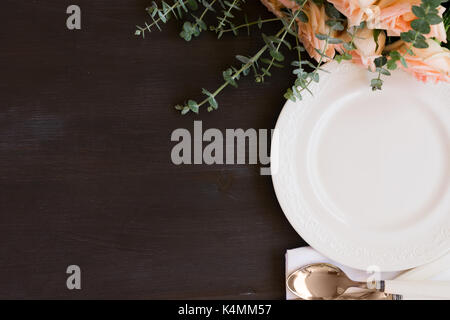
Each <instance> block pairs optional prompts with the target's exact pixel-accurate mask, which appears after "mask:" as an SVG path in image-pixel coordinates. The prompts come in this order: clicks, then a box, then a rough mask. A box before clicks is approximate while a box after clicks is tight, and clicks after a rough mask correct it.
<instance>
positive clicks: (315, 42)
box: [284, 0, 337, 61]
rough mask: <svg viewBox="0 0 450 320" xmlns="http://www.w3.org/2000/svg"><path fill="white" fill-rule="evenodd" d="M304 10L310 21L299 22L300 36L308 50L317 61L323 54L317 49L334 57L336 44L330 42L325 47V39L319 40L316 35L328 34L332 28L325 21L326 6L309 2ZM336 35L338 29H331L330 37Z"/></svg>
mask: <svg viewBox="0 0 450 320" xmlns="http://www.w3.org/2000/svg"><path fill="white" fill-rule="evenodd" d="M284 1H286V0H284ZM303 11H304V12H305V14H306V15H307V16H308V22H301V21H299V22H298V32H299V34H298V37H299V39H300V41H301V42H302V43H303V46H304V47H305V49H306V51H307V52H308V54H309V55H310V56H311V57H312V58H314V59H316V60H317V61H319V60H320V58H321V56H320V54H319V53H318V52H317V51H316V49H318V50H320V51H324V53H325V55H326V56H327V57H330V58H333V57H334V55H335V49H336V47H337V46H336V45H335V44H328V45H327V47H326V48H325V44H326V42H325V40H319V39H317V37H316V34H324V35H327V34H328V33H329V32H330V29H331V28H330V26H328V25H327V24H326V23H325V22H326V21H327V19H328V17H327V15H326V13H325V6H320V7H319V6H317V5H316V4H315V3H314V2H308V3H306V4H305V6H304V7H303ZM336 36H337V31H335V30H331V32H330V37H333V38H335V37H336ZM324 49H325V50H324ZM323 59H324V60H325V61H327V60H329V59H328V58H323Z"/></svg>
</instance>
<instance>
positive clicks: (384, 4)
mask: <svg viewBox="0 0 450 320" xmlns="http://www.w3.org/2000/svg"><path fill="white" fill-rule="evenodd" d="M328 2H330V3H332V4H334V6H335V7H336V9H338V10H339V11H340V12H341V13H342V14H344V15H345V16H346V17H347V18H348V21H349V26H357V25H359V24H360V23H361V22H363V21H366V22H367V24H368V27H369V28H371V29H384V30H387V34H388V36H399V35H400V33H402V32H405V31H408V30H411V21H412V20H415V19H417V17H416V16H415V15H414V13H412V6H413V5H420V3H421V0H381V1H379V2H378V0H328ZM438 10H439V14H440V16H441V17H442V14H443V13H444V11H445V8H444V7H443V6H439V8H438ZM427 36H428V37H429V38H436V39H438V40H439V41H444V42H447V40H446V38H447V35H446V32H445V27H444V23H443V22H441V23H439V24H436V25H432V26H431V31H430V33H429V34H428V35H427Z"/></svg>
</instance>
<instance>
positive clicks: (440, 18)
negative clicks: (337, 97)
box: [136, 0, 450, 114]
mask: <svg viewBox="0 0 450 320" xmlns="http://www.w3.org/2000/svg"><path fill="white" fill-rule="evenodd" d="M445 1H446V0H365V1H363V0H328V1H326V0H261V3H262V4H263V5H265V6H266V7H267V8H268V9H269V10H270V11H271V12H272V13H273V14H274V17H273V18H269V19H261V18H259V19H258V20H256V21H248V19H247V17H246V16H245V17H244V18H245V20H244V22H243V23H241V24H238V23H236V22H235V21H234V20H235V14H236V13H238V12H241V11H243V10H244V5H245V0H228V1H227V0H174V2H173V3H171V4H169V3H167V2H164V1H162V2H161V4H160V5H158V4H157V3H156V2H153V4H152V5H151V6H150V7H148V8H147V12H148V13H149V15H150V18H151V22H147V23H145V25H144V26H138V27H137V30H136V35H139V36H143V37H145V35H146V34H147V33H148V32H150V31H152V30H154V29H155V28H157V29H160V28H161V25H162V24H163V23H166V22H167V21H168V20H169V19H170V18H171V17H174V18H177V19H184V23H183V27H182V30H181V32H180V36H181V37H182V38H183V39H185V40H186V41H191V40H192V39H193V38H194V37H198V36H199V35H200V34H201V33H202V32H203V31H207V30H209V31H212V32H215V33H216V34H217V36H218V38H221V37H222V36H223V34H225V33H229V32H230V33H233V34H235V35H237V34H238V33H239V31H241V29H249V28H251V27H257V28H259V29H260V30H261V28H262V26H263V25H264V24H266V23H279V24H280V29H279V31H278V32H277V33H276V34H273V35H266V34H264V33H262V32H261V36H262V38H263V40H264V45H263V46H262V48H261V49H260V50H259V51H258V52H256V53H255V54H254V55H238V56H236V59H237V60H238V62H239V65H237V66H232V67H230V68H228V69H227V70H225V71H224V72H223V78H224V83H223V84H222V85H221V86H220V87H219V88H217V89H216V90H215V91H208V90H207V89H203V90H202V92H203V94H204V95H205V98H204V99H203V100H202V101H200V102H197V101H195V100H188V101H187V102H186V103H185V104H183V105H177V106H175V108H176V109H177V110H179V111H180V112H181V114H187V113H189V112H194V113H198V112H199V109H200V108H201V107H206V109H207V111H208V112H210V111H213V110H216V109H218V106H219V105H218V102H217V99H216V98H217V96H218V95H219V94H220V92H222V90H223V89H225V88H226V87H228V86H234V87H237V82H238V80H239V79H240V78H241V77H243V76H247V75H249V74H253V76H254V78H255V81H256V82H263V81H264V79H265V78H266V77H269V76H270V75H271V72H272V70H273V69H274V68H277V67H282V66H283V63H284V62H285V56H284V54H283V50H295V51H296V52H297V54H296V56H297V58H296V60H295V61H292V62H291V65H292V66H293V68H294V69H293V73H294V74H295V75H296V80H295V82H294V83H293V85H292V87H291V88H289V89H287V91H286V93H285V95H284V96H285V98H286V99H290V100H293V101H296V100H297V99H302V95H303V94H305V93H308V91H309V86H310V84H311V83H312V82H319V81H320V73H319V71H320V70H323V69H322V66H323V64H325V63H327V62H329V61H331V60H336V61H338V62H339V63H341V62H343V61H349V62H352V63H356V64H358V65H361V67H364V68H367V69H368V70H370V71H372V72H373V73H374V77H373V79H372V80H371V83H370V87H371V88H372V90H381V89H382V86H383V77H385V76H389V75H390V74H391V72H392V71H394V70H396V69H403V70H405V71H406V72H408V73H410V74H412V75H413V76H414V77H416V78H417V79H419V80H421V81H424V82H426V81H432V82H438V81H443V82H449V81H450V51H449V49H448V48H447V47H446V46H448V44H447V33H448V31H449V30H448V29H449V25H450V15H449V14H448V11H445V7H444V6H443V5H442V4H443V3H444V2H445ZM209 14H211V15H215V19H214V22H213V23H208V22H207V21H206V20H205V18H206V17H207V15H209ZM311 58H312V59H311Z"/></svg>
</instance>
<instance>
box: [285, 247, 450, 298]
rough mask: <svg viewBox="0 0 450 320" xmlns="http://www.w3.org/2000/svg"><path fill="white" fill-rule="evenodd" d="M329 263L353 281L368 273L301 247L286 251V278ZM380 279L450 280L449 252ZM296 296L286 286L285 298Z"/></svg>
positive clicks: (381, 276)
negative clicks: (310, 266)
mask: <svg viewBox="0 0 450 320" xmlns="http://www.w3.org/2000/svg"><path fill="white" fill-rule="evenodd" d="M321 262H325V263H331V264H333V265H335V266H337V267H339V268H341V269H342V271H344V272H345V273H346V274H347V275H348V276H349V277H350V278H351V279H353V280H355V281H366V280H367V278H368V276H369V275H370V274H368V273H367V272H366V271H363V270H357V269H353V268H350V267H347V266H344V265H342V264H340V263H337V262H335V261H333V260H330V259H328V258H326V257H325V256H323V255H321V254H320V253H319V252H317V251H316V250H314V249H313V248H311V247H302V248H297V249H292V250H287V252H286V278H287V277H288V276H289V275H290V274H291V273H292V272H294V271H295V270H297V269H299V268H301V267H303V266H306V265H308V264H312V263H321ZM379 277H380V279H381V280H390V279H395V278H398V279H402V280H408V279H410V280H428V279H429V280H441V281H442V280H448V281H450V253H448V254H447V255H446V256H444V257H442V258H441V259H439V260H437V261H435V262H432V263H430V264H428V265H425V266H421V267H418V268H415V269H412V270H408V271H403V272H382V273H381V274H380V275H379ZM296 298H297V297H296V296H295V295H294V294H292V293H291V292H290V291H289V290H288V289H287V288H286V299H287V300H293V299H296ZM403 299H404V300H421V299H430V298H427V297H418V296H404V297H403Z"/></svg>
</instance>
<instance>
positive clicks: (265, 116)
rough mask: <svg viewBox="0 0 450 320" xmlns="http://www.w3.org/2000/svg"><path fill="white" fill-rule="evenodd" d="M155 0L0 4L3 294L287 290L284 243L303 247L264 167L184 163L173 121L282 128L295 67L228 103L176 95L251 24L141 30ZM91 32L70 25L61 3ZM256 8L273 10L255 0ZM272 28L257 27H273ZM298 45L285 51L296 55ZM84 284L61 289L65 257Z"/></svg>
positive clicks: (203, 79) (191, 93) (233, 94)
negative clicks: (184, 112)
mask: <svg viewBox="0 0 450 320" xmlns="http://www.w3.org/2000/svg"><path fill="white" fill-rule="evenodd" d="M149 3H150V1H137V0H134V1H131V0H130V1H125V0H95V1H92V0H70V1H66V0H59V1H55V0H34V1H30V0H2V9H1V10H0V21H1V28H0V41H1V49H0V70H1V71H0V72H1V76H2V81H1V82H0V298H2V299H57V298H61V299H78V298H83V299H109V298H112V299H155V298H159V299H169V298H173V299H181V298H188V299H197V298H206V299H215V298H230V299H246V298H250V299H260V298H264V299H267V298H273V299H283V297H284V293H285V291H284V290H285V289H284V254H285V251H286V249H289V248H293V247H298V246H302V245H305V243H304V241H303V240H302V239H301V238H300V237H299V236H298V235H297V234H296V233H295V232H294V230H293V229H292V228H291V227H290V225H289V223H288V222H287V220H286V219H285V217H284V215H283V213H282V211H281V209H280V207H279V205H278V202H277V200H276V197H275V194H274V192H273V187H272V182H271V179H270V177H267V176H261V175H260V174H259V166H256V165H214V166H207V165H191V166H175V165H173V164H172V163H171V160H170V152H171V149H172V147H173V145H174V143H173V142H171V141H170V135H171V133H172V131H173V130H174V129H176V128H188V129H192V127H193V121H194V120H202V121H203V127H204V128H219V129H223V130H224V129H225V128H244V129H246V128H255V129H259V128H265V129H270V128H273V127H274V125H275V122H276V119H277V116H278V114H279V112H280V110H281V107H282V105H283V104H284V99H283V97H282V96H283V93H284V92H285V89H286V88H287V87H289V86H290V85H291V83H292V80H293V78H292V75H291V70H290V68H289V67H286V68H284V69H282V70H278V71H276V72H274V75H273V77H272V78H268V79H267V81H266V82H265V83H264V84H256V83H255V82H254V81H253V79H252V78H248V79H243V80H242V81H241V82H240V88H239V89H238V90H236V89H229V90H226V91H225V93H224V94H223V95H221V96H220V98H219V99H220V103H221V106H220V110H219V111H217V112H214V113H210V114H208V113H206V112H204V113H201V114H200V115H198V116H193V115H189V116H186V117H182V116H180V115H179V114H178V113H176V112H175V111H174V110H173V108H172V106H173V105H174V104H177V103H181V102H183V100H184V99H186V98H196V99H199V98H200V90H201V88H202V87H205V88H208V89H210V90H214V89H215V87H217V86H218V85H220V84H221V72H222V71H223V70H224V69H225V68H227V67H228V66H229V65H230V64H233V63H235V60H234V56H235V55H236V54H252V53H255V52H256V51H257V50H258V49H259V48H260V47H261V46H262V43H263V42H262V40H261V37H260V36H259V35H258V32H257V31H254V32H252V35H251V36H247V34H246V33H245V32H244V33H242V34H241V36H240V37H237V38H236V37H234V36H232V35H225V36H224V38H223V39H222V40H217V39H216V38H215V35H213V34H210V33H205V34H203V35H202V36H201V37H200V38H198V39H195V40H193V41H192V42H191V43H186V42H185V41H184V40H182V39H181V38H180V37H179V36H178V33H179V31H180V27H181V26H180V22H177V21H172V22H170V23H168V24H167V25H165V26H164V32H161V33H160V32H154V33H152V34H151V35H149V36H148V37H147V38H146V39H145V40H143V39H141V38H139V37H135V36H134V35H133V33H134V31H135V25H136V24H142V23H143V22H144V21H145V19H147V16H146V12H145V11H144V9H145V7H146V6H147V5H148V4H149ZM70 4H77V5H79V6H80V7H81V10H82V29H81V30H78V31H70V30H68V29H67V28H66V19H67V15H66V8H67V6H69V5H70ZM245 7H246V8H247V9H248V10H247V12H248V13H249V19H252V18H253V19H254V18H257V17H258V15H262V16H270V13H268V12H266V10H265V8H264V7H263V6H262V5H260V3H259V1H256V0H249V1H247V4H246V6H245ZM279 27H280V26H279V25H278V24H275V25H271V26H267V27H265V28H264V32H265V33H267V34H272V33H275V32H276V31H277V30H278V29H279ZM288 57H289V54H288ZM71 264H76V265H79V266H80V267H81V270H82V289H81V290H72V291H70V290H68V289H67V288H66V278H67V274H66V268H67V266H69V265H71Z"/></svg>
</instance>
